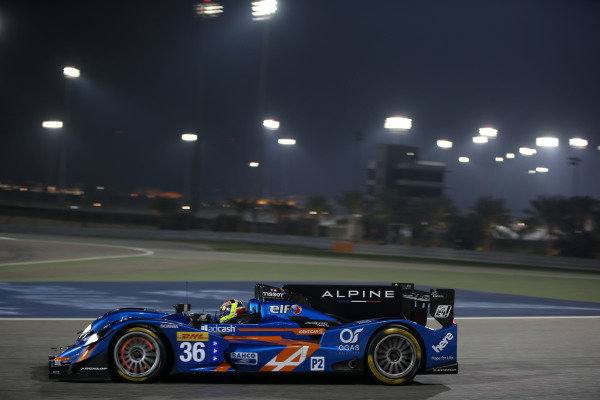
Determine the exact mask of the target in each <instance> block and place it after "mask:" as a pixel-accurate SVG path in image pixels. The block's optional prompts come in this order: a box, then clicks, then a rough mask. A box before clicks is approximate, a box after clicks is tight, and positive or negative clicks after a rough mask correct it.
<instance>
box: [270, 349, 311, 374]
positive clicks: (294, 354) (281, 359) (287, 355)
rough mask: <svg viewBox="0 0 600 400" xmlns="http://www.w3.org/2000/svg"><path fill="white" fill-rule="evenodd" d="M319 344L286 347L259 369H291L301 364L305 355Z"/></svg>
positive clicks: (309, 353)
mask: <svg viewBox="0 0 600 400" xmlns="http://www.w3.org/2000/svg"><path fill="white" fill-rule="evenodd" d="M318 348H319V346H302V347H296V346H294V347H288V348H285V349H284V350H282V351H281V353H279V354H277V355H276V356H275V357H273V358H272V359H271V361H269V362H268V363H266V364H265V365H264V366H263V367H262V368H261V369H260V370H261V371H293V370H294V369H295V368H296V367H297V366H298V365H300V364H302V363H303V362H304V361H305V360H306V358H307V357H309V356H310V355H311V354H312V353H314V352H315V350H317V349H318Z"/></svg>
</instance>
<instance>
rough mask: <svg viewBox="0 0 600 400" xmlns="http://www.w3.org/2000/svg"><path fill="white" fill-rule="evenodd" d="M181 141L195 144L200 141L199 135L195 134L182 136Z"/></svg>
mask: <svg viewBox="0 0 600 400" xmlns="http://www.w3.org/2000/svg"><path fill="white" fill-rule="evenodd" d="M181 140H183V141H184V142H195V141H196V140H198V135H196V134H195V133H184V134H182V135H181Z"/></svg>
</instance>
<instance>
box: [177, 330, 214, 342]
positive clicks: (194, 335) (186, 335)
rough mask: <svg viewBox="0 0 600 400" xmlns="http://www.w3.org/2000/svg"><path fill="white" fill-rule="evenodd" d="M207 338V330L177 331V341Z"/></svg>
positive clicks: (203, 339) (205, 339) (194, 340)
mask: <svg viewBox="0 0 600 400" xmlns="http://www.w3.org/2000/svg"><path fill="white" fill-rule="evenodd" d="M207 340H208V332H177V341H178V342H182V341H185V342H197V341H202V342H206V341H207Z"/></svg>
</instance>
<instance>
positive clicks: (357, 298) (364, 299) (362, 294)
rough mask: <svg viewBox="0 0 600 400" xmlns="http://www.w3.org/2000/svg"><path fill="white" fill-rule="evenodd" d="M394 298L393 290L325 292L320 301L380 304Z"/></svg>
mask: <svg viewBox="0 0 600 400" xmlns="http://www.w3.org/2000/svg"><path fill="white" fill-rule="evenodd" d="M394 296H395V291H394V290H367V289H364V290H358V289H348V290H326V291H325V292H324V293H323V294H322V295H321V298H322V299H335V300H337V301H338V302H339V303H344V302H348V303H381V301H382V300H385V299H393V298H394Z"/></svg>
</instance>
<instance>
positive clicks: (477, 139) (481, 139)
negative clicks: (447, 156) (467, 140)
mask: <svg viewBox="0 0 600 400" xmlns="http://www.w3.org/2000/svg"><path fill="white" fill-rule="evenodd" d="M487 142H488V138H487V137H486V136H475V137H473V143H487Z"/></svg>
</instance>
